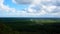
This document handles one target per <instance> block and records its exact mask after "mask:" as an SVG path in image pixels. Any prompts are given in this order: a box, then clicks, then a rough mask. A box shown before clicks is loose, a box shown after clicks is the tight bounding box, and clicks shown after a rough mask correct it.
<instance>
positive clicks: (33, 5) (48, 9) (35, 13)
mask: <svg viewBox="0 0 60 34" xmlns="http://www.w3.org/2000/svg"><path fill="white" fill-rule="evenodd" d="M12 1H13V2H14V3H16V4H30V5H29V7H28V8H27V9H25V10H22V11H18V10H16V9H15V8H11V7H9V6H7V5H4V4H3V2H4V0H0V10H2V11H6V12H7V14H6V16H16V17H18V16H19V17H22V16H23V17H40V16H45V15H50V16H58V15H59V14H60V7H58V6H59V5H58V4H59V3H60V2H59V1H57V0H56V1H57V2H54V1H51V0H33V1H32V0H12ZM42 2H43V3H42ZM51 2H52V3H51ZM48 3H49V4H48ZM0 12H1V11H0ZM2 16H3V15H2ZM58 17H59V16H58Z"/></svg>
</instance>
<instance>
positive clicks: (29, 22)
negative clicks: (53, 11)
mask: <svg viewBox="0 0 60 34" xmlns="http://www.w3.org/2000/svg"><path fill="white" fill-rule="evenodd" d="M0 34H60V19H54V18H53V19H52V18H49V19H46V18H45V19H44V18H43V19H40V18H39V19H24V18H19V19H17V18H0Z"/></svg>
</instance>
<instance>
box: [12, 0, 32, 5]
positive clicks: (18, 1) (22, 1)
mask: <svg viewBox="0 0 60 34" xmlns="http://www.w3.org/2000/svg"><path fill="white" fill-rule="evenodd" d="M12 2H13V3H16V4H31V3H32V0H12Z"/></svg>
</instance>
